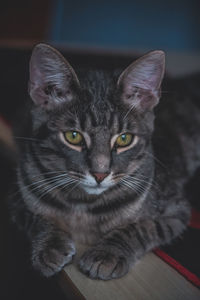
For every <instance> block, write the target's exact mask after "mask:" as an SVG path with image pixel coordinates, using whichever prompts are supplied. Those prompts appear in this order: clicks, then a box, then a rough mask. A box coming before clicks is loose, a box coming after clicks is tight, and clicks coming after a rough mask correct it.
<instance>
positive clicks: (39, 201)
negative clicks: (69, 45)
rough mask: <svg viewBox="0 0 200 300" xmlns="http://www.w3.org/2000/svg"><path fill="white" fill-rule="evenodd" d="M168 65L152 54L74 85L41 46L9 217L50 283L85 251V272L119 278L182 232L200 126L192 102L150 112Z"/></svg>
mask: <svg viewBox="0 0 200 300" xmlns="http://www.w3.org/2000/svg"><path fill="white" fill-rule="evenodd" d="M164 64H165V56H164V53H163V52H162V51H152V52H150V53H148V54H146V55H145V56H143V57H141V58H140V59H138V60H136V61H135V62H133V63H132V64H131V65H130V66H129V67H128V68H126V69H125V71H123V72H119V71H116V70H115V71H113V72H111V71H102V70H77V75H76V73H75V71H74V70H73V68H72V67H71V66H70V64H69V63H68V62H67V61H66V60H65V58H64V57H63V56H62V55H61V54H60V53H59V52H58V51H56V50H55V49H54V48H52V47H51V46H48V45H46V44H38V45H37V46H35V48H34V50H33V52H32V56H31V60H30V81H29V94H30V98H31V99H32V101H30V102H31V108H30V118H28V119H29V122H28V123H27V125H26V126H27V127H28V126H29V124H30V126H29V127H30V128H29V136H28V137H26V139H25V140H24V142H23V143H20V161H19V165H18V169H17V185H18V193H17V199H15V200H13V210H12V215H13V219H14V220H15V222H17V224H18V226H20V228H22V229H23V230H24V231H25V232H26V234H27V236H28V238H29V240H30V244H31V251H32V253H31V260H32V265H33V267H34V268H35V269H37V270H39V271H40V272H41V273H42V274H43V275H44V276H47V277H49V276H52V275H54V274H55V273H57V272H59V271H60V270H61V269H62V268H63V267H64V266H65V265H66V264H69V263H71V262H72V259H73V256H74V255H75V254H76V252H77V249H78V245H82V244H84V245H86V247H87V249H86V251H85V252H84V253H83V254H82V256H81V258H80V259H79V261H78V266H79V269H80V270H81V271H82V272H83V273H85V274H86V275H87V276H89V277H90V278H97V279H103V280H108V279H112V278H118V277H121V276H123V275H125V274H126V273H127V272H128V270H129V269H130V268H131V267H132V266H133V265H134V264H135V263H136V262H137V261H138V260H139V259H140V258H142V256H144V255H145V253H147V252H148V251H150V250H152V249H154V248H155V247H158V246H160V245H164V244H168V243H170V242H171V241H172V240H173V239H174V238H176V237H178V236H179V235H180V234H181V233H182V232H183V231H184V230H185V229H186V226H187V224H188V221H189V217H190V207H189V204H188V202H187V199H186V196H185V192H184V184H185V183H186V182H187V180H188V179H189V178H190V176H191V175H192V174H193V172H194V170H195V166H196V161H197V160H198V161H200V151H199V150H198V149H200V137H199V133H198V130H196V131H195V128H198V127H197V126H199V125H200V124H199V123H200V120H199V116H198V112H197V110H196V108H195V107H193V104H192V103H190V101H189V99H187V98H185V99H184V98H181V99H179V100H176V99H175V98H174V96H173V95H171V96H170V97H169V96H168V98H167V97H162V98H163V99H164V98H167V99H164V100H163V101H161V103H160V105H158V108H157V107H156V109H154V108H155V106H156V105H157V104H158V102H159V98H160V96H161V91H160V86H161V82H162V79H163V74H164ZM162 102H163V104H164V102H165V104H164V105H163V104H162ZM183 107H185V108H183ZM155 115H156V119H155V121H154V116H155ZM191 115H192V118H193V120H192V121H190V118H191ZM183 120H184V122H183ZM154 123H155V126H154ZM154 127H155V129H154ZM199 128H200V127H199Z"/></svg>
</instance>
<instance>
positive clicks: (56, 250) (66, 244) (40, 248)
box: [31, 220, 75, 277]
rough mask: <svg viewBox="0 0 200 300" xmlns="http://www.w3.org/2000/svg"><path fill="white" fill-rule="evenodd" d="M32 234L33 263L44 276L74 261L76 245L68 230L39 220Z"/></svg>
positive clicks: (52, 273) (50, 274)
mask: <svg viewBox="0 0 200 300" xmlns="http://www.w3.org/2000/svg"><path fill="white" fill-rule="evenodd" d="M31 235H32V237H31V241H32V243H31V246H32V264H33V267H34V268H35V269H37V270H39V271H40V272H41V273H42V274H43V275H44V276H46V277H49V276H52V275H54V274H55V273H57V272H59V271H61V270H62V268H63V267H64V266H65V265H66V264H68V263H70V262H71V261H72V257H73V256H74V254H75V245H74V243H73V241H72V239H71V237H70V234H69V233H68V232H65V231H63V230H61V229H59V228H57V227H56V226H55V225H54V224H51V223H48V222H46V221H44V220H42V221H41V220H39V221H37V224H35V226H34V227H33V228H32V232H31Z"/></svg>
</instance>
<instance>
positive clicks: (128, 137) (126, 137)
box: [115, 133, 133, 147]
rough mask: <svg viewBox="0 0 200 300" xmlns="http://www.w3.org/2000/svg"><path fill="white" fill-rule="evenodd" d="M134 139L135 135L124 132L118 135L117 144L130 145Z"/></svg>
mask: <svg viewBox="0 0 200 300" xmlns="http://www.w3.org/2000/svg"><path fill="white" fill-rule="evenodd" d="M132 140H133V135H132V134H130V133H123V134H121V135H120V136H118V138H117V140H116V143H115V144H116V145H117V146H118V147H125V146H129V145H130V144H131V142H132Z"/></svg>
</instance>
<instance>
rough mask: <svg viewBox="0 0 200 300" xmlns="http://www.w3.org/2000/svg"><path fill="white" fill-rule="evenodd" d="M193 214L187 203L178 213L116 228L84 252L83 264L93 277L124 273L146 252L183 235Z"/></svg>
mask: <svg viewBox="0 0 200 300" xmlns="http://www.w3.org/2000/svg"><path fill="white" fill-rule="evenodd" d="M171 211H172V210H171ZM189 215H190V210H189V208H188V207H187V206H186V207H184V205H183V207H182V209H181V208H180V207H179V208H178V210H177V211H176V212H175V211H174V214H171V213H170V214H169V215H160V216H159V217H157V218H155V219H153V218H150V217H149V218H146V219H143V220H141V221H140V222H138V223H133V224H129V225H127V226H125V227H121V228H118V229H115V230H113V231H111V232H109V233H108V234H107V235H106V236H105V237H104V238H103V239H102V240H101V241H100V242H99V243H98V244H97V245H96V246H94V247H93V248H90V249H89V250H87V251H86V252H85V253H84V254H83V256H82V258H81V259H80V262H79V267H80V269H81V271H82V272H83V273H85V274H86V275H88V276H89V277H91V278H99V279H103V280H108V279H112V278H118V277H121V276H123V275H125V274H126V273H127V272H128V270H129V268H130V267H131V266H132V265H133V264H135V263H136V262H137V261H138V260H139V259H140V258H141V257H142V256H143V255H144V254H145V253H147V252H148V251H150V250H152V249H154V248H155V247H158V246H160V245H163V244H167V243H170V241H171V240H172V239H174V238H175V237H177V236H178V235H180V234H181V233H182V232H183V231H184V229H185V228H186V226H187V223H188V220H189Z"/></svg>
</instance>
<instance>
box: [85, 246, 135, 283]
mask: <svg viewBox="0 0 200 300" xmlns="http://www.w3.org/2000/svg"><path fill="white" fill-rule="evenodd" d="M79 268H80V270H81V271H82V272H83V273H84V274H86V275H87V276H89V277H90V278H93V279H102V280H109V279H114V278H119V277H122V276H124V275H125V274H126V273H127V272H128V270H129V265H128V262H127V259H126V257H125V256H124V255H123V254H121V255H120V254H116V253H112V251H110V249H106V247H105V249H103V248H102V249H98V248H92V249H89V250H88V251H86V252H85V253H84V254H83V256H82V257H81V259H80V261H79Z"/></svg>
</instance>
